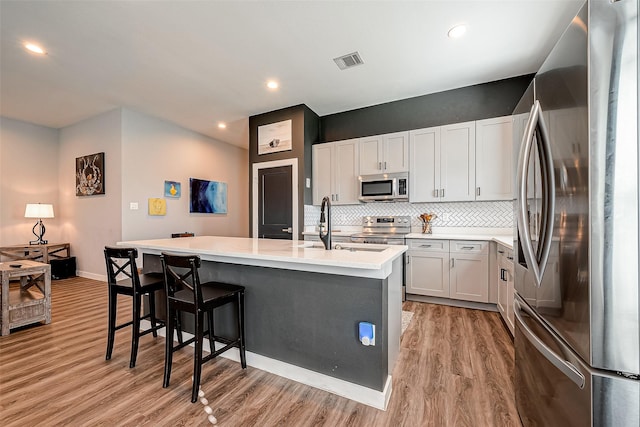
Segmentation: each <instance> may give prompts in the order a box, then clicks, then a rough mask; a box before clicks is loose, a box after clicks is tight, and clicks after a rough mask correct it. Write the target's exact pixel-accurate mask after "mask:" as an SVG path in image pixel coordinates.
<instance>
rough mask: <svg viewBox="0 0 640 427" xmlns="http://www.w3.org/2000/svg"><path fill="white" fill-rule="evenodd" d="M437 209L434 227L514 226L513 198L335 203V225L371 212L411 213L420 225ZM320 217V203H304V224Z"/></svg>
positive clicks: (358, 221)
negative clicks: (450, 201) (490, 200)
mask: <svg viewBox="0 0 640 427" xmlns="http://www.w3.org/2000/svg"><path fill="white" fill-rule="evenodd" d="M432 212H433V213H435V214H436V215H437V218H436V219H435V220H433V221H432V224H433V226H434V227H499V228H511V227H513V221H514V218H513V202H512V201H497V202H455V203H405V202H396V203H363V204H360V205H348V206H335V205H334V206H331V216H332V220H333V225H354V226H357V225H361V224H362V217H364V216H367V215H374V216H382V215H407V216H410V217H411V225H412V227H419V226H420V224H421V223H420V220H419V219H418V216H419V215H420V214H422V213H432ZM319 219H320V207H319V206H311V205H305V206H304V225H305V226H316V225H318V220H319Z"/></svg>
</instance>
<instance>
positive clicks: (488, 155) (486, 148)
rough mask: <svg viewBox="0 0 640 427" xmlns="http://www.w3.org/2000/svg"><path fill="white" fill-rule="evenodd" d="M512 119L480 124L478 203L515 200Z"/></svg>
mask: <svg viewBox="0 0 640 427" xmlns="http://www.w3.org/2000/svg"><path fill="white" fill-rule="evenodd" d="M512 138H513V124H512V119H511V116H507V117H497V118H493V119H486V120H478V121H477V122H476V197H475V199H476V200H512V199H513V186H514V176H515V175H514V172H513V155H512V153H513V149H512V145H513V144H512Z"/></svg>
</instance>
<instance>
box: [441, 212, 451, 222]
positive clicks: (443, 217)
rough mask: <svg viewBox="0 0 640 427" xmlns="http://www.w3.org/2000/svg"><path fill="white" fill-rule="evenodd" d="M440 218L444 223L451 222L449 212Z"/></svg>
mask: <svg viewBox="0 0 640 427" xmlns="http://www.w3.org/2000/svg"><path fill="white" fill-rule="evenodd" d="M440 218H442V222H448V221H449V213H448V212H446V213H443V214H442V216H441V217H440Z"/></svg>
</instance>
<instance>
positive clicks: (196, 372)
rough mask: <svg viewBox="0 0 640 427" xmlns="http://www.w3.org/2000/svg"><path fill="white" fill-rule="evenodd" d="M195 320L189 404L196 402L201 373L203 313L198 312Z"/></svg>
mask: <svg viewBox="0 0 640 427" xmlns="http://www.w3.org/2000/svg"><path fill="white" fill-rule="evenodd" d="M195 319H196V328H195V329H196V342H195V354H194V356H193V389H192V390H191V403H196V402H197V401H198V391H199V389H200V374H201V373H202V342H203V341H204V333H203V325H202V324H203V323H204V313H203V312H201V311H198V313H197V314H196V315H195Z"/></svg>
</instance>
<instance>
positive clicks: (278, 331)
mask: <svg viewBox="0 0 640 427" xmlns="http://www.w3.org/2000/svg"><path fill="white" fill-rule="evenodd" d="M118 245H120V246H128V247H135V248H138V251H139V253H140V254H142V257H143V259H142V260H141V261H142V265H143V269H144V271H145V272H151V271H161V268H160V259H159V256H160V254H161V253H162V252H170V253H177V254H198V255H200V258H201V259H202V267H201V269H200V277H201V281H202V282H206V281H219V282H227V283H232V284H236V285H242V286H244V287H245V289H246V290H245V335H246V350H247V365H249V366H251V367H255V368H258V369H261V370H264V371H267V372H271V373H274V374H276V375H279V376H282V377H285V378H289V379H291V380H294V381H298V382H301V383H303V384H307V385H310V386H313V387H316V388H319V389H322V390H326V391H329V392H331V393H335V394H337V395H340V396H344V397H347V398H349V399H352V400H355V401H358V402H360V403H364V404H366V405H369V406H373V407H375V408H379V409H385V408H386V406H387V404H388V402H389V398H390V397H391V391H392V378H391V373H392V372H393V367H394V365H395V362H396V360H397V358H398V353H399V351H400V333H401V328H402V267H403V265H402V263H403V257H402V254H403V253H404V252H405V251H406V250H407V247H406V246H402V245H362V244H350V245H349V246H348V247H347V246H345V248H346V249H348V250H329V251H327V250H325V249H324V247H321V248H319V247H317V246H314V245H313V242H300V241H297V240H294V241H291V240H276V239H257V238H255V239H254V238H244V237H223V236H196V237H185V238H180V239H153V240H137V241H127V242H118ZM341 246H342V245H341ZM162 306H164V304H160V305H159V306H158V309H159V313H162V312H163V311H162ZM219 310H220V311H216V314H215V316H216V319H215V321H216V335H222V336H229V337H230V338H233V337H235V336H236V331H235V330H224V328H225V327H226V328H235V322H234V321H232V318H235V316H234V313H232V311H231V310H233V308H232V307H221V308H220V309H219ZM360 322H370V323H372V324H373V325H375V345H370V346H365V345H363V344H362V343H361V342H360V340H359V337H358V326H359V323H360ZM189 323H192V319H189V318H187V319H185V325H184V326H185V327H186V328H187V332H186V333H187V334H188V328H189ZM191 330H193V329H191ZM163 331H164V330H161V331H160V333H161V334H162V333H163ZM174 338H175V337H174ZM204 346H205V351H208V342H207V340H205V345H204ZM216 346H217V347H218V344H216ZM221 356H222V357H227V358H230V359H233V360H236V361H238V360H239V352H238V350H237V349H235V348H234V349H231V350H230V351H228V352H225V353H223V354H222V355H221Z"/></svg>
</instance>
